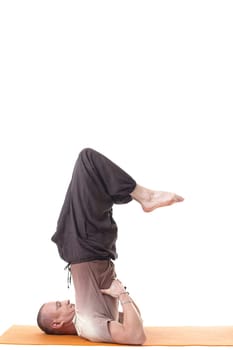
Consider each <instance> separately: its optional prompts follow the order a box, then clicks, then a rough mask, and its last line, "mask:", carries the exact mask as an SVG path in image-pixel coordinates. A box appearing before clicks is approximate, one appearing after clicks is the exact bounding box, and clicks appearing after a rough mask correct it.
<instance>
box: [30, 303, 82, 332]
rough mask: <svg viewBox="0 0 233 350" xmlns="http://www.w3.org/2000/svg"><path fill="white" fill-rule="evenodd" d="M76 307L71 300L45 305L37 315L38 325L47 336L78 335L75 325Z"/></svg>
mask: <svg viewBox="0 0 233 350" xmlns="http://www.w3.org/2000/svg"><path fill="white" fill-rule="evenodd" d="M74 316H75V305H74V304H71V303H70V301H69V300H63V301H52V302H49V303H46V304H43V305H42V306H41V308H40V310H39V312H38V315H37V324H38V326H39V327H40V329H41V330H42V331H44V332H45V333H47V334H76V330H75V327H74V324H73V322H72V321H73V318H74Z"/></svg>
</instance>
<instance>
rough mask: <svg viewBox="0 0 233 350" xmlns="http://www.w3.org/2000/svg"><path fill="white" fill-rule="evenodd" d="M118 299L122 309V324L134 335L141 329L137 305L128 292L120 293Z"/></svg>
mask: <svg viewBox="0 0 233 350" xmlns="http://www.w3.org/2000/svg"><path fill="white" fill-rule="evenodd" d="M119 300H120V302H121V305H122V309H123V322H122V325H123V327H124V328H125V329H127V331H129V332H130V331H132V332H133V333H134V334H135V335H136V334H137V333H138V332H141V331H142V330H143V324H142V319H141V315H140V312H139V309H138V307H137V306H136V304H135V303H134V301H133V299H132V298H131V297H130V296H129V295H128V293H122V294H120V296H119Z"/></svg>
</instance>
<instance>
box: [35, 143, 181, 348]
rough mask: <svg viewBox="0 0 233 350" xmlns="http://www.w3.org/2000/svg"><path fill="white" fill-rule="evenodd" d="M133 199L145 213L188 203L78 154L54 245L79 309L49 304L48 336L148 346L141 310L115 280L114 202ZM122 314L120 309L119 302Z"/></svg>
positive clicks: (41, 316) (42, 314) (98, 157)
mask: <svg viewBox="0 0 233 350" xmlns="http://www.w3.org/2000/svg"><path fill="white" fill-rule="evenodd" d="M132 199H134V200H136V201H137V202H139V204H140V205H141V207H142V209H143V210H144V211H145V212H151V211H152V210H154V209H156V208H159V207H163V206H167V205H171V204H173V203H176V202H181V201H183V198H182V197H180V196H178V195H177V194H175V193H170V192H163V191H152V190H150V189H147V188H145V187H142V186H140V185H138V184H137V183H136V182H135V180H134V179H133V178H132V177H131V176H129V175H128V174H127V173H126V172H125V171H124V170H122V169H121V168H119V167H118V166H117V165H116V164H114V163H113V162H112V161H111V160H109V159H108V158H106V157H105V156H104V155H102V154H100V153H98V152H96V151H95V150H93V149H90V148H86V149H84V150H82V151H81V152H80V154H79V157H78V159H77V162H76V164H75V167H74V171H73V175H72V179H71V182H70V185H69V188H68V191H67V194H66V197H65V201H64V204H63V207H62V210H61V213H60V216H59V219H58V223H57V230H56V233H55V234H54V235H53V237H52V241H54V242H55V243H56V244H57V247H58V251H59V254H60V257H61V258H62V259H63V260H65V261H66V262H68V266H69V269H70V271H71V274H72V279H73V283H74V288H75V305H74V304H71V303H70V301H69V300H67V301H56V302H49V303H46V304H44V305H42V307H41V308H40V311H39V313H38V317H37V322H38V325H39V327H40V328H41V329H42V330H43V331H45V332H46V333H48V334H78V335H79V336H81V337H84V338H86V339H89V340H91V341H99V342H112V343H120V344H135V345H140V344H143V343H144V342H145V334H144V330H143V323H142V319H141V315H140V312H139V309H138V307H137V306H136V304H135V303H134V301H133V299H132V298H131V296H130V295H129V293H128V292H127V291H126V289H125V287H124V286H123V284H122V283H121V282H120V281H119V280H118V279H116V273H115V269H114V264H113V260H115V259H116V258H117V252H116V245H115V243H116V239H117V225H116V222H115V221H114V219H113V216H112V207H113V204H125V203H128V202H130V201H131V200H132ZM119 302H120V304H121V306H122V312H121V313H120V312H119V311H118V304H119Z"/></svg>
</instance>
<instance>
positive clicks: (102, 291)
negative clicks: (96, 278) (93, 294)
mask: <svg viewBox="0 0 233 350" xmlns="http://www.w3.org/2000/svg"><path fill="white" fill-rule="evenodd" d="M100 291H101V293H103V294H109V288H108V289H100Z"/></svg>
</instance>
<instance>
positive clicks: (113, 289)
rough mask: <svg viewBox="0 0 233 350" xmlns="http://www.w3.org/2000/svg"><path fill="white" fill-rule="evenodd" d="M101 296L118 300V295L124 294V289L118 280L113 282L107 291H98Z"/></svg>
mask: <svg viewBox="0 0 233 350" xmlns="http://www.w3.org/2000/svg"><path fill="white" fill-rule="evenodd" d="M100 291H101V292H102V293H103V294H107V295H110V296H111V297H113V298H119V296H120V294H122V293H125V287H124V286H123V284H122V283H121V281H119V280H113V281H112V284H111V286H110V287H109V288H108V289H100Z"/></svg>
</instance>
